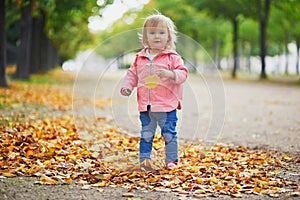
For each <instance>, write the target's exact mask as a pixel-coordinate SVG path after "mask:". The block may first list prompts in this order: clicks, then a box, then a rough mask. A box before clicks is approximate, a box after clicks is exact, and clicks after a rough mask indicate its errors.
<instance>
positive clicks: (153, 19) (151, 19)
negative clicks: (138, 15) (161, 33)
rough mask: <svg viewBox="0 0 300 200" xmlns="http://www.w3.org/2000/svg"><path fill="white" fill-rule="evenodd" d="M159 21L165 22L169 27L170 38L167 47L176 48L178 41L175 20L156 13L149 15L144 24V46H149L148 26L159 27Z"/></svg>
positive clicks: (142, 35)
mask: <svg viewBox="0 0 300 200" xmlns="http://www.w3.org/2000/svg"><path fill="white" fill-rule="evenodd" d="M159 23H163V24H164V25H165V26H166V27H167V29H168V36H169V40H168V43H167V48H169V49H172V50H175V49H176V46H175V42H176V41H177V37H176V33H177V32H176V26H175V25H174V22H173V21H172V20H171V19H170V18H169V17H167V16H165V15H163V14H161V13H156V14H152V15H150V16H148V17H147V18H146V19H145V21H144V25H143V33H142V34H141V41H142V44H143V46H144V47H148V46H149V44H148V38H147V28H149V27H157V26H158V24H159Z"/></svg>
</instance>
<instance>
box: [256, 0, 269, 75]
mask: <svg viewBox="0 0 300 200" xmlns="http://www.w3.org/2000/svg"><path fill="white" fill-rule="evenodd" d="M263 3H264V5H263V6H262V5H261V1H260V0H259V1H258V12H259V25H260V59H261V74H260V78H261V79H267V74H266V61H265V57H266V55H267V22H268V17H269V11H270V4H271V0H263Z"/></svg>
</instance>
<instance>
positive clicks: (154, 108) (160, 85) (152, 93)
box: [120, 14, 188, 169]
mask: <svg viewBox="0 0 300 200" xmlns="http://www.w3.org/2000/svg"><path fill="white" fill-rule="evenodd" d="M141 39H142V44H143V46H144V49H142V50H141V51H140V52H138V53H137V54H136V57H135V60H134V62H133V63H132V64H131V66H130V68H129V69H128V71H127V74H126V77H125V79H124V82H123V84H122V87H121V90H120V92H121V94H122V95H124V96H129V95H130V94H131V92H132V90H133V89H134V88H135V87H137V101H138V110H139V112H140V121H141V124H142V130H141V138H140V162H141V163H142V162H145V161H146V162H147V161H148V160H151V158H150V155H151V151H152V143H153V139H154V135H155V131H156V128H157V125H158V126H159V127H160V128H161V134H162V136H163V138H164V141H165V147H166V159H165V162H166V166H167V168H168V169H174V168H176V167H177V165H178V141H177V131H176V124H177V120H178V118H177V109H180V108H181V100H182V90H183V86H182V85H183V83H184V82H185V80H186V79H187V75H188V70H187V68H186V67H185V66H184V63H183V60H182V58H181V56H180V55H179V54H178V53H177V52H176V51H175V41H176V32H175V25H174V23H173V22H172V20H171V19H170V18H168V17H166V16H164V15H162V14H154V15H150V16H148V17H147V18H146V20H145V22H144V26H143V32H142V38H141Z"/></svg>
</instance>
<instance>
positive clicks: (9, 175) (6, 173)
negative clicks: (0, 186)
mask: <svg viewBox="0 0 300 200" xmlns="http://www.w3.org/2000/svg"><path fill="white" fill-rule="evenodd" d="M2 176H5V177H16V176H17V175H16V174H13V173H10V172H4V173H2Z"/></svg>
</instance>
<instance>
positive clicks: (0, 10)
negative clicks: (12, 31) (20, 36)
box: [0, 0, 8, 87]
mask: <svg viewBox="0 0 300 200" xmlns="http://www.w3.org/2000/svg"><path fill="white" fill-rule="evenodd" d="M5 68H6V31H5V0H0V87H7V86H8V83H7V79H6V73H5Z"/></svg>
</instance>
